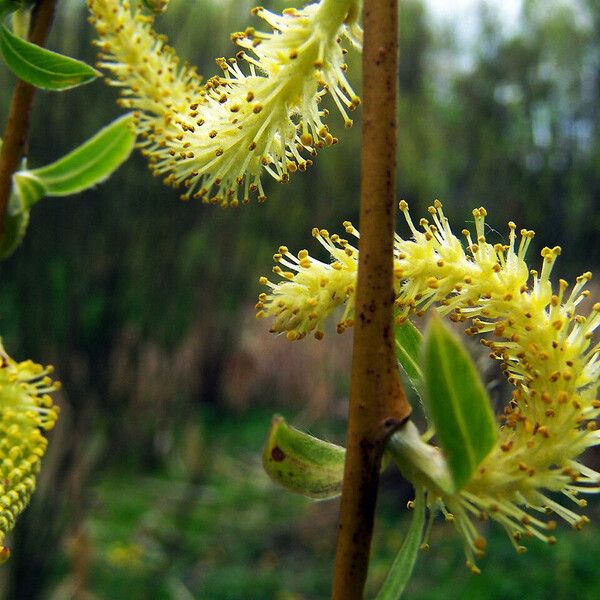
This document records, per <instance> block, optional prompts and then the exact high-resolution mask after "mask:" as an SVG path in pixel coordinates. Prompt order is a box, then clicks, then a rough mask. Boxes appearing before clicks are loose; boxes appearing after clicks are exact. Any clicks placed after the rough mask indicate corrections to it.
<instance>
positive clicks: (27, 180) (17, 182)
mask: <svg viewBox="0 0 600 600" xmlns="http://www.w3.org/2000/svg"><path fill="white" fill-rule="evenodd" d="M13 185H14V187H15V190H16V192H17V195H18V197H19V199H20V201H21V203H22V204H23V206H24V207H25V208H27V209H28V208H30V207H31V206H33V205H34V204H35V203H36V202H37V201H38V200H41V199H42V198H43V197H44V196H45V195H46V188H45V187H44V184H43V183H42V182H41V181H40V180H39V179H38V178H37V177H36V176H35V175H33V174H32V173H31V171H27V170H25V171H17V172H16V173H15V174H14V175H13Z"/></svg>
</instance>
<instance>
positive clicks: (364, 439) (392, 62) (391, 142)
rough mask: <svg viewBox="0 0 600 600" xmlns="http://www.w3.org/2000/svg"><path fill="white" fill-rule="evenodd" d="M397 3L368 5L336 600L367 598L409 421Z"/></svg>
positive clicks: (371, 0)
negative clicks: (395, 444) (398, 226)
mask: <svg viewBox="0 0 600 600" xmlns="http://www.w3.org/2000/svg"><path fill="white" fill-rule="evenodd" d="M397 86H398V0H365V2H364V49H363V133H362V135H363V139H362V151H361V160H362V168H361V170H362V174H361V200H360V231H361V237H360V260H359V269H358V283H357V290H356V318H355V330H354V350H353V361H352V389H351V393H350V409H349V417H348V439H347V453H346V464H345V472H344V484H343V490H342V502H341V507H340V521H339V531H338V541H337V551H336V563H335V576H334V582H333V593H332V597H333V599H334V600H360V599H361V598H362V597H363V593H364V587H365V582H366V578H367V570H368V564H369V550H370V545H371V537H372V531H373V521H374V513H375V504H376V500H377V489H378V485H379V471H380V467H381V457H382V454H383V450H384V446H385V442H386V440H387V438H388V436H389V435H390V434H391V433H392V432H393V431H394V430H395V429H396V428H397V427H398V426H399V425H400V424H401V423H402V422H403V421H405V420H406V419H407V417H408V415H409V414H410V406H409V404H408V402H407V400H406V396H405V394H404V390H403V388H402V384H401V382H400V377H399V373H398V367H397V363H396V357H395V350H394V331H393V300H394V295H393V287H392V286H393V240H394V237H393V235H394V226H395V214H396V210H395V209H396V143H397V140H396V135H397V134H396V121H397V117H396V110H397Z"/></svg>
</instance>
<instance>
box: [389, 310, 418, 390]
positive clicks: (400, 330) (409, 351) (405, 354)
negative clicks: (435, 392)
mask: <svg viewBox="0 0 600 600" xmlns="http://www.w3.org/2000/svg"><path fill="white" fill-rule="evenodd" d="M422 342H423V336H422V335H421V332H420V331H419V330H418V329H417V328H416V327H415V326H414V325H413V324H412V322H411V321H409V320H406V321H405V322H404V323H402V324H401V325H396V358H397V359H398V362H399V363H400V366H401V367H402V369H403V370H404V372H405V373H406V376H407V377H408V381H409V382H410V385H411V386H412V387H413V389H414V390H415V392H417V394H418V395H419V397H423V371H422V370H421V364H420V357H421V344H422Z"/></svg>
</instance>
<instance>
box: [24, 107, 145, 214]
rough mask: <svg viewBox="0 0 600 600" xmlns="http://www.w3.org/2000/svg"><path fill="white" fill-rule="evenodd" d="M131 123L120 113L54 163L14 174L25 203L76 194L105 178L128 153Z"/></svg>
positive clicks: (130, 146) (132, 137)
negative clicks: (118, 116)
mask: <svg viewBox="0 0 600 600" xmlns="http://www.w3.org/2000/svg"><path fill="white" fill-rule="evenodd" d="M132 124H133V116H132V115H131V114H128V115H124V116H122V117H120V118H118V119H117V120H115V121H113V122H112V123H111V124H110V125H107V126H106V127H104V129H101V130H100V131H99V132H98V133H97V134H96V135H95V136H94V137H92V138H91V139H89V140H88V141H87V142H85V143H84V144H82V145H81V146H79V147H77V148H75V150H73V151H72V152H69V154H67V155H66V156H63V157H62V158H61V159H59V160H57V161H56V162H54V163H52V164H50V165H47V166H45V167H41V168H39V169H33V170H30V171H19V172H18V173H15V175H14V176H13V181H14V182H15V185H16V187H17V189H18V190H19V193H20V194H21V195H22V196H23V199H24V201H25V204H26V206H28V207H29V206H32V205H33V204H35V202H37V201H38V200H39V199H40V198H42V197H44V196H68V195H70V194H76V193H78V192H81V191H83V190H85V189H88V188H90V187H92V186H93V185H96V184H97V183H100V182H102V181H104V180H105V179H107V178H108V177H109V176H110V175H111V173H113V171H115V170H116V169H117V168H118V167H119V166H120V165H121V164H122V163H123V162H124V161H125V160H126V159H127V157H128V156H129V155H130V154H131V150H132V149H133V146H134V143H135V133H134V131H133V127H132Z"/></svg>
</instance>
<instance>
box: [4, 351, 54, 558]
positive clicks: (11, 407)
mask: <svg viewBox="0 0 600 600" xmlns="http://www.w3.org/2000/svg"><path fill="white" fill-rule="evenodd" d="M51 372H52V367H46V368H44V367H42V366H41V365H38V364H36V363H34V362H32V361H30V360H28V361H24V362H20V363H17V362H15V361H14V360H13V359H11V358H10V357H9V356H8V355H7V354H6V352H5V351H4V348H3V347H2V346H1V345H0V562H3V561H5V560H6V559H7V558H8V557H9V555H10V551H9V549H8V548H7V547H6V546H4V538H5V536H6V535H7V533H8V532H9V531H11V530H12V528H13V527H14V525H15V521H16V519H17V517H18V515H19V514H20V513H21V512H22V511H23V510H24V509H25V507H26V506H27V504H28V503H29V499H30V498H31V494H32V493H33V491H34V489H35V481H36V480H35V478H36V475H37V473H38V472H39V470H40V461H41V458H42V456H43V455H44V452H45V450H46V445H47V440H46V438H45V437H44V435H43V433H42V431H47V430H49V429H52V427H53V426H54V423H55V422H56V419H57V416H58V408H57V407H56V406H54V405H53V403H52V400H51V398H50V395H49V394H50V393H52V392H53V391H55V390H57V389H58V388H59V384H58V383H57V382H53V381H52V380H51V378H50V373H51Z"/></svg>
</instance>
